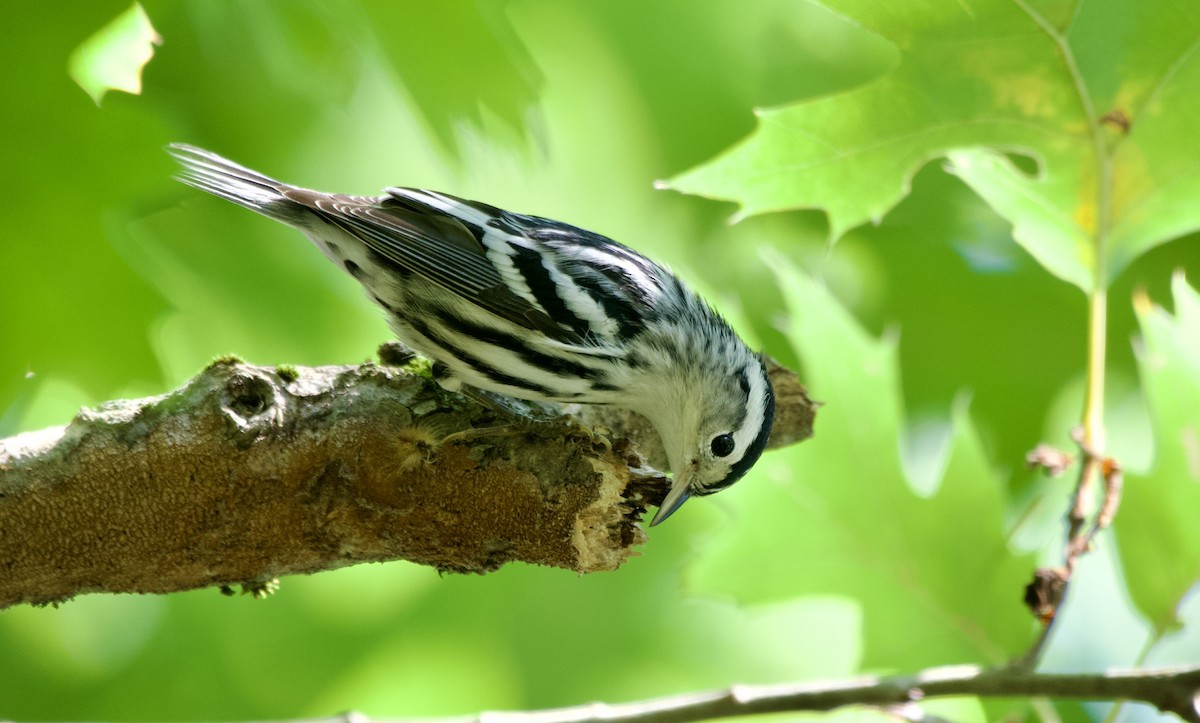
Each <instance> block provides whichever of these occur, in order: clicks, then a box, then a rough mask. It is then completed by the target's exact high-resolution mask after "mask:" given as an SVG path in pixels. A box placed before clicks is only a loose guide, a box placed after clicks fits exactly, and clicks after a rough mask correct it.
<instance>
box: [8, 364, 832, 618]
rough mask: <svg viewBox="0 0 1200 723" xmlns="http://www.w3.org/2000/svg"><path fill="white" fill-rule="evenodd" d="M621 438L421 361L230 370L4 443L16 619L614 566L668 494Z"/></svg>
mask: <svg viewBox="0 0 1200 723" xmlns="http://www.w3.org/2000/svg"><path fill="white" fill-rule="evenodd" d="M804 399H807V397H804ZM809 412H810V414H809V415H808V417H807V420H808V422H807V428H806V429H807V431H805V433H803V434H797V433H796V432H795V430H792V432H791V434H790V436H791V438H793V439H794V438H796V437H797V436H801V437H803V436H807V435H808V434H809V433H811V421H812V416H811V405H810V406H809ZM607 425H608V428H609V429H611V430H613V433H614V434H613V437H612V438H608V437H602V436H599V435H597V434H595V433H593V432H592V431H591V430H590V429H589V428H587V427H584V426H582V425H581V424H580V423H578V422H577V421H575V420H573V419H571V418H564V419H562V420H559V421H554V422H546V423H537V424H530V423H522V422H519V421H517V420H514V419H512V418H505V417H503V416H502V415H498V414H497V413H496V412H493V411H491V410H489V409H486V408H484V407H481V406H479V405H477V404H475V403H473V402H470V401H467V400H465V399H464V398H462V397H460V396H458V395H453V394H449V393H447V392H445V391H444V390H442V389H441V388H440V387H438V386H437V384H436V383H434V382H433V381H432V380H431V379H430V378H429V377H428V375H427V374H421V373H419V371H414V369H413V368H412V367H405V366H399V367H387V366H379V365H375V364H364V365H362V366H347V367H320V368H304V367H290V366H288V367H276V368H271V367H258V366H252V365H249V364H244V363H241V362H238V361H237V360H232V359H227V360H222V361H218V362H216V363H214V364H213V365H212V366H210V367H209V368H208V369H206V370H204V371H203V372H202V373H201V374H199V375H197V376H196V377H194V378H193V379H192V380H190V381H189V382H188V383H187V384H186V385H185V386H183V387H182V388H180V389H179V390H176V391H174V392H171V393H169V394H166V395H163V396H159V397H153V398H148V399H139V400H132V401H117V402H109V403H106V404H103V405H101V406H100V407H98V408H97V409H95V410H84V411H82V412H80V413H79V414H78V415H77V416H76V418H75V419H74V420H72V422H71V423H70V424H68V425H66V426H63V427H56V428H52V429H46V430H42V431H38V432H29V433H25V434H20V435H17V436H15V437H11V438H8V439H4V440H0V607H4V606H9V605H13V604H17V603H23V602H25V603H53V602H58V601H62V600H65V599H68V598H70V597H72V596H74V595H78V594H80V593H86V592H139V593H166V592H173V591H177V590H186V589H191V588H197V587H205V586H210V585H236V584H250V585H260V584H265V583H266V582H267V581H269V580H271V579H273V578H276V577H278V576H281V575H288V574H295V573H309V572H316V571H320V570H328V569H334V568H339V567H344V566H347V565H352V564H356V563H360V562H379V561H385V560H396V559H404V560H410V561H413V562H417V563H421V564H426V565H432V566H435V567H437V568H439V569H442V570H451V571H459V572H486V571H489V570H493V569H495V568H497V567H499V566H500V565H502V564H504V563H505V562H508V561H511V560H521V561H524V562H529V563H535V564H540V565H550V566H555V567H561V568H566V569H569V570H574V571H577V572H592V571H599V570H612V569H615V568H616V567H618V566H619V565H620V564H621V563H622V562H623V561H624V560H625V559H627V558H628V557H629V556H630V555H631V554H632V553H633V550H634V548H635V546H636V545H638V544H640V543H642V542H643V541H645V539H646V538H645V533H644V532H643V531H642V529H641V526H640V525H639V522H640V520H641V515H642V513H643V512H644V511H645V509H646V507H647V506H648V505H652V504H654V503H656V502H657V501H658V500H660V499H661V498H662V495H663V494H664V493H665V491H666V488H667V486H668V482H667V480H666V479H665V478H664V477H663V475H662V474H661V473H659V472H657V471H655V470H654V469H651V468H649V467H647V466H645V464H644V463H643V460H642V458H641V457H640V456H639V455H638V454H637V452H636V451H634V446H633V444H632V443H631V442H630V441H629V436H630V435H633V436H634V439H636V435H637V434H638V433H639V432H638V431H637V430H636V429H635V428H633V427H636V425H631V429H632V431H630V432H629V433H628V434H627V433H626V430H625V429H623V428H622V427H621V426H620V419H619V418H618V419H612V418H610V419H608V420H607ZM784 432H785V433H786V432H787V430H784Z"/></svg>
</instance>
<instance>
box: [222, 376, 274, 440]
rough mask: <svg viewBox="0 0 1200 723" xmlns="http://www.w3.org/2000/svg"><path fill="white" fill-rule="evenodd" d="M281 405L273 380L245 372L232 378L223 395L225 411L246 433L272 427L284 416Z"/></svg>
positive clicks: (227, 382) (226, 383)
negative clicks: (276, 420)
mask: <svg viewBox="0 0 1200 723" xmlns="http://www.w3.org/2000/svg"><path fill="white" fill-rule="evenodd" d="M281 405H282V400H281V399H279V398H278V395H277V393H276V391H275V386H274V385H273V384H271V382H270V380H268V379H265V378H263V377H262V376H259V375H256V374H250V373H247V372H245V371H238V372H237V373H235V374H234V375H233V376H231V377H230V378H229V380H228V381H226V382H225V391H224V393H223V394H222V395H221V409H222V411H224V412H225V414H226V415H227V416H228V417H229V418H230V419H232V420H233V422H234V423H235V424H237V426H238V428H239V429H242V430H247V429H250V428H253V427H257V426H267V425H270V424H271V423H273V422H274V421H275V419H276V418H278V417H280V416H281V415H282V412H283V410H282V409H280V408H279V407H280V406H281Z"/></svg>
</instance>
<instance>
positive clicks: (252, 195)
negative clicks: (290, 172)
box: [167, 143, 306, 225]
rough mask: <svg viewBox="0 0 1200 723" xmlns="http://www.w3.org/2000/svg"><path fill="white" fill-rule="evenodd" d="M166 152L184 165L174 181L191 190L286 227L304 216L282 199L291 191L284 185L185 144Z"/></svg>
mask: <svg viewBox="0 0 1200 723" xmlns="http://www.w3.org/2000/svg"><path fill="white" fill-rule="evenodd" d="M167 152H168V153H170V154H171V156H173V157H174V158H175V160H177V161H179V163H180V165H182V166H183V170H182V171H180V173H179V174H178V175H177V176H176V178H177V179H179V180H180V181H182V182H184V183H186V184H187V185H189V186H192V187H193V188H198V189H200V190H201V191H207V192H208V193H211V194H213V195H214V196H219V197H221V198H224V199H225V200H227V201H233V202H234V203H236V204H238V205H240V206H245V207H246V208H248V209H250V210H251V211H257V212H258V213H261V214H262V215H264V216H267V217H269V218H273V219H275V220H277V221H282V222H284V223H287V224H292V225H297V224H299V223H300V222H301V220H302V218H303V217H304V216H305V215H306V209H305V208H304V207H303V206H301V205H300V204H298V203H296V202H294V201H292V200H290V199H288V198H286V197H285V196H284V192H285V191H287V190H289V189H290V188H291V186H289V185H287V184H286V183H282V182H280V181H276V180H275V179H273V178H270V177H268V176H264V175H263V174H261V173H259V172H258V171H252V170H250V169H249V168H246V167H245V166H239V165H238V164H236V163H234V162H233V161H231V160H229V159H228V158H223V157H221V156H218V155H217V154H216V153H212V152H210V151H206V150H204V149H203V148H197V147H195V146H189V145H186V144H184V143H172V144H171V145H169V146H167Z"/></svg>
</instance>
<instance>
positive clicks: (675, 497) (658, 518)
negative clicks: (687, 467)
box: [650, 473, 692, 527]
mask: <svg viewBox="0 0 1200 723" xmlns="http://www.w3.org/2000/svg"><path fill="white" fill-rule="evenodd" d="M691 477H692V476H691V475H690V474H687V473H683V474H678V473H677V474H676V475H675V483H674V484H672V485H671V491H670V492H668V493H667V496H666V499H664V500H663V501H662V504H661V505H659V507H658V514H656V515H654V519H653V520H650V526H651V527H654V526H655V525H657V524H659V523H660V522H663V521H664V520H666V519H667V518H668V517H670V516H671V515H673V514H675V510H677V509H679V508H680V507H683V503H684V502H687V501H688V498H689V497H691V496H692V493H691V490H690V489H689V487H690V486H691Z"/></svg>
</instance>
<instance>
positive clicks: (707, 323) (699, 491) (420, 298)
mask: <svg viewBox="0 0 1200 723" xmlns="http://www.w3.org/2000/svg"><path fill="white" fill-rule="evenodd" d="M170 152H171V154H172V155H173V156H175V158H176V159H178V160H179V162H180V163H182V164H183V167H184V170H183V172H182V173H181V174H180V176H179V178H180V180H182V181H183V182H184V183H187V184H188V185H191V186H194V187H195V188H198V189H200V190H203V191H207V192H209V193H212V194H214V195H216V196H220V197H221V198H224V199H227V200H229V201H233V202H234V203H237V204H240V205H242V206H245V207H246V208H249V209H251V210H253V211H257V212H258V213H261V214H263V215H264V216H268V217H270V218H273V219H275V220H276V221H282V222H283V223H286V224H288V225H290V226H294V227H296V228H297V229H299V230H300V231H302V232H303V233H304V234H305V235H306V236H308V237H309V238H310V239H311V240H312V241H313V242H314V243H315V244H316V245H317V247H318V248H320V249H321V251H322V252H324V254H325V255H326V256H328V257H329V258H330V259H331V260H332V261H333V262H334V263H336V264H337V265H338V266H340V267H341V268H343V269H345V270H346V272H347V273H349V274H350V275H351V276H353V277H354V278H355V279H357V280H358V281H359V283H361V284H362V285H363V287H364V288H365V289H366V291H367V294H368V295H369V296H370V297H371V298H372V299H373V300H374V301H375V302H376V303H377V304H379V306H381V307H383V310H384V311H385V312H386V314H387V320H388V323H389V325H390V326H391V328H392V330H393V331H394V332H395V334H396V336H398V337H399V338H400V340H401V341H403V342H405V343H406V344H408V345H409V346H411V347H413V348H414V349H416V350H417V351H419V352H421V353H422V354H425V355H426V356H428V357H430V358H431V359H433V360H435V361H437V362H441V364H442V365H444V367H445V373H444V374H443V375H442V376H441V377H440V378H439V382H440V383H441V384H442V386H443V387H445V388H447V389H450V390H452V391H457V390H459V389H460V388H461V386H462V385H463V384H466V385H470V386H473V387H476V388H479V389H483V390H487V391H490V392H497V393H500V394H504V395H508V396H511V397H517V398H519V399H530V400H537V401H547V402H563V403H580V404H611V405H616V406H618V407H623V408H626V409H630V410H633V411H635V412H638V413H640V414H642V415H643V416H645V417H646V418H648V419H649V420H650V422H651V423H652V424H653V425H654V427H655V428H656V429H657V430H658V433H659V435H660V436H661V438H662V442H663V446H664V447H665V449H666V452H667V457H668V459H669V460H670V463H671V467H672V470H673V472H674V475H675V477H674V481H673V483H672V486H671V491H670V492H669V493H668V495H667V497H666V499H665V500H664V501H663V503H662V505H661V507H660V508H659V510H658V514H656V515H655V516H654V519H653V521H652V522H651V523H650V524H651V525H656V524H658V523H660V522H662V521H663V520H665V519H667V517H668V516H670V515H671V514H672V513H673V512H674V511H675V510H677V509H678V508H679V507H680V505H682V504H683V503H684V502H685V501H686V500H687V499H688V498H689V497H690V496H693V495H706V494H711V493H713V492H716V491H718V490H721V489H724V488H726V487H728V486H729V485H731V484H733V483H734V482H736V481H737V480H738V479H739V478H741V477H742V475H744V474H745V473H746V471H747V470H748V469H750V467H751V466H752V465H753V464H754V463H755V461H757V460H758V457H759V455H760V454H761V453H762V451H763V447H764V446H765V445H766V443H767V436H768V435H769V434H770V431H771V422H772V420H773V419H774V414H775V397H774V394H773V392H772V389H771V384H770V381H769V380H768V378H767V371H766V368H765V366H764V364H763V360H762V358H761V357H759V356H758V355H756V354H754V353H753V352H751V351H750V350H749V349H748V348H747V347H746V345H745V344H744V343H743V342H742V341H741V339H739V338H738V336H737V334H735V333H734V331H733V330H732V329H731V328H730V327H729V325H728V324H726V323H725V321H724V320H722V319H721V318H720V317H719V316H717V314H716V313H715V312H714V311H713V310H712V309H711V308H710V307H709V306H708V304H706V303H705V302H704V300H703V299H701V298H700V297H699V296H697V295H696V294H695V293H694V292H692V291H691V290H690V289H688V288H687V287H686V286H684V285H683V283H682V282H680V281H679V279H677V278H675V276H674V275H672V274H671V273H670V272H669V271H667V270H666V269H665V268H663V267H662V266H660V265H658V264H656V263H654V262H653V261H651V260H650V259H647V258H646V257H644V256H642V255H641V254H639V253H637V252H635V251H633V250H631V249H629V248H626V247H625V246H622V245H621V244H619V243H617V242H615V241H612V240H610V239H608V238H605V237H603V236H600V235H598V234H595V233H592V232H590V231H585V230H583V229H580V228H576V227H574V226H570V225H567V224H565V223H559V222H557V221H551V220H549V219H545V218H539V217H537V216H525V215H522V214H517V213H510V212H508V211H503V210H500V209H498V208H494V207H492V206H488V205H486V204H483V203H478V202H475V201H465V200H462V199H459V198H455V197H454V196H449V195H446V194H444V193H438V192H435V191H422V190H417V189H411V188H388V189H386V191H385V193H384V195H382V196H379V197H368V196H345V195H335V194H326V193H319V192H317V191H310V190H307V189H303V188H297V187H295V186H289V185H287V184H285V183H280V182H279V181H276V180H273V179H271V178H268V177H266V176H264V175H262V174H260V173H258V172H256V171H252V170H250V169H248V168H244V167H242V166H239V165H237V164H235V163H233V162H231V161H228V160H226V159H224V158H222V157H220V156H218V155H216V154H213V153H210V152H208V151H205V150H202V149H200V148H195V147H192V146H187V145H172V146H170Z"/></svg>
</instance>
